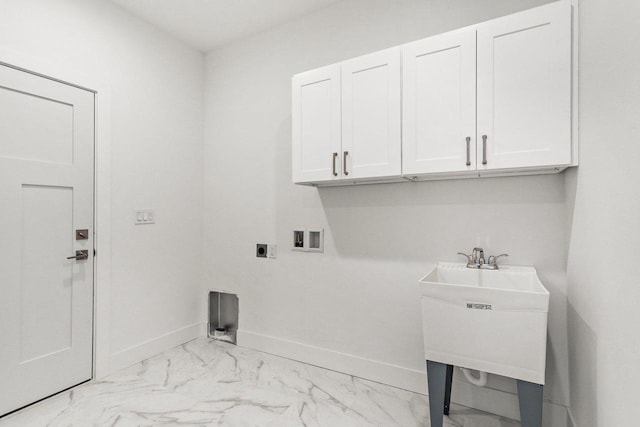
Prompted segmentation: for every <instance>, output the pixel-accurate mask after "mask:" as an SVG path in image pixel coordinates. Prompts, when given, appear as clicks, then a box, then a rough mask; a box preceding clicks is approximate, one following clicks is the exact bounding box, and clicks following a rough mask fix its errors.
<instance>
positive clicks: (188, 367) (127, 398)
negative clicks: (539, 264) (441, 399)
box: [0, 338, 520, 427]
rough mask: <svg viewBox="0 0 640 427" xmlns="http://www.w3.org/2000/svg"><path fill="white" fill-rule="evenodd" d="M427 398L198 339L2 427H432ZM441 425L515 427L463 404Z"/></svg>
mask: <svg viewBox="0 0 640 427" xmlns="http://www.w3.org/2000/svg"><path fill="white" fill-rule="evenodd" d="M428 412H429V410H428V401H427V397H426V396H423V395H420V394H416V393H412V392H409V391H406V390H401V389H397V388H394V387H390V386H386V385H382V384H379V383H375V382H371V381H367V380H364V379H361V378H357V377H352V376H350V375H345V374H341V373H338V372H334V371H329V370H326V369H322V368H318V367H315V366H310V365H306V364H304V363H300V362H295V361H292V360H288V359H284V358H281V357H277V356H273V355H269V354H266V353H262V352H259V351H254V350H250V349H246V348H242V347H238V346H234V345H232V344H227V343H223V342H220V341H214V340H210V339H207V338H198V339H196V340H193V341H190V342H188V343H186V344H183V345H181V346H178V347H175V348H173V349H171V350H169V351H167V352H165V353H162V354H159V355H157V356H154V357H152V358H150V359H147V360H145V361H143V362H141V363H138V364H136V365H133V366H131V367H129V368H126V369H123V370H121V371H119V372H116V373H114V374H112V375H110V376H108V377H106V378H104V379H102V380H99V381H92V382H89V383H86V384H84V385H81V386H78V387H76V388H74V389H73V390H70V391H67V392H64V393H61V394H59V395H56V396H54V397H52V398H50V399H47V400H44V401H42V402H40V403H38V404H36V405H33V406H31V407H29V408H26V409H24V410H22V411H19V412H16V413H14V414H12V415H9V416H6V417H4V418H0V427H7V426H20V427H25V426H37V427H40V426H43V427H44V426H51V427H55V426H78V427H84V426H110V427H111V426H118V427H120V426H157V425H163V426H185V425H186V426H229V427H263V426H264V427H360V426H362V427H364V426H384V427H387V426H388V427H396V426H397V427H414V426H415V427H418V426H419V427H428V426H429V418H428ZM445 426H446V427H519V426H520V424H519V423H518V422H515V421H512V420H507V419H504V418H499V417H497V416H494V415H490V414H486V413H482V412H478V411H475V410H471V409H468V408H463V407H455V406H454V408H453V409H452V410H451V416H450V417H448V418H447V419H446V421H445Z"/></svg>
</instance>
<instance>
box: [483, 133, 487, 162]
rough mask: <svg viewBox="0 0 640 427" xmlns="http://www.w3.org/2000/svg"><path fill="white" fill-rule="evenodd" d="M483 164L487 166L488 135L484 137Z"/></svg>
mask: <svg viewBox="0 0 640 427" xmlns="http://www.w3.org/2000/svg"><path fill="white" fill-rule="evenodd" d="M482 164H483V165H486V164H487V135H482Z"/></svg>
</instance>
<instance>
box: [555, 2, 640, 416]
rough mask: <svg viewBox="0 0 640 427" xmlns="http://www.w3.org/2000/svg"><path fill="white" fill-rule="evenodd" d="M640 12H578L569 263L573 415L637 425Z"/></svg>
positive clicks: (607, 8)
mask: <svg viewBox="0 0 640 427" xmlns="http://www.w3.org/2000/svg"><path fill="white" fill-rule="evenodd" d="M638 22H640V4H639V3H638V2H636V1H631V0H616V1H607V2H604V1H594V0H583V1H582V2H581V6H580V30H581V31H580V44H581V48H580V55H581V58H580V135H581V153H580V167H579V168H578V169H577V171H574V172H572V173H571V174H570V175H569V176H568V179H567V191H568V193H569V194H575V206H574V207H573V212H572V215H571V218H572V220H573V228H572V232H571V244H570V252H569V263H568V296H569V306H568V320H569V344H570V361H571V364H570V367H571V413H572V416H573V418H574V421H575V425H576V426H579V427H595V426H600V427H609V426H623V425H635V424H637V423H638V422H637V421H634V420H632V419H630V418H629V415H630V413H629V409H630V408H634V407H635V406H636V405H637V404H638V400H639V399H640V392H639V391H638V390H640V364H639V362H640V333H638V325H639V324H640V314H639V313H640V311H639V310H638V303H639V302H640V282H639V280H638V274H637V270H638V248H639V247H640V221H639V220H638V218H639V212H640V191H639V190H638V184H639V183H640V168H639V167H638V164H640V133H639V129H638V128H639V124H640V56H639V55H638V52H639V49H638V40H640V28H639V27H638V25H637V24H638Z"/></svg>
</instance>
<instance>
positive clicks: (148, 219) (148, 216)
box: [134, 209, 156, 225]
mask: <svg viewBox="0 0 640 427" xmlns="http://www.w3.org/2000/svg"><path fill="white" fill-rule="evenodd" d="M134 223H135V224H136V225H142V224H155V223H156V214H155V212H154V211H153V210H151V209H136V212H135V216H134Z"/></svg>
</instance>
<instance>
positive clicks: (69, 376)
mask: <svg viewBox="0 0 640 427" xmlns="http://www.w3.org/2000/svg"><path fill="white" fill-rule="evenodd" d="M93 150H94V94H93V93H91V92H88V91H85V90H82V89H78V88H75V87H72V86H69V85H66V84H63V83H59V82H55V81H53V80H49V79H46V78H43V77H38V76H36V75H33V74H30V73H26V72H23V71H18V70H16V69H13V68H9V67H6V66H2V65H0V291H1V292H0V343H1V350H0V415H2V414H5V413H7V412H10V411H12V410H15V409H17V408H20V407H22V406H25V405H28V404H30V403H33V402H34V401H36V400H39V399H41V398H43V397H46V396H49V395H51V394H54V393H56V392H58V391H61V390H63V389H66V388H68V387H71V386H73V385H76V384H78V383H81V382H83V381H85V380H88V379H90V378H91V372H92V338H93V334H92V330H93V325H92V323H93V321H92V312H93V176H94V175H93V161H94V160H93V159H94V154H93ZM79 229H86V230H88V233H87V235H86V239H85V240H76V230H79ZM77 250H86V251H88V256H89V257H88V259H86V260H73V259H67V257H69V256H74V255H75V254H76V251H77Z"/></svg>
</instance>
